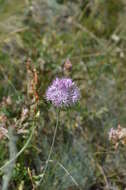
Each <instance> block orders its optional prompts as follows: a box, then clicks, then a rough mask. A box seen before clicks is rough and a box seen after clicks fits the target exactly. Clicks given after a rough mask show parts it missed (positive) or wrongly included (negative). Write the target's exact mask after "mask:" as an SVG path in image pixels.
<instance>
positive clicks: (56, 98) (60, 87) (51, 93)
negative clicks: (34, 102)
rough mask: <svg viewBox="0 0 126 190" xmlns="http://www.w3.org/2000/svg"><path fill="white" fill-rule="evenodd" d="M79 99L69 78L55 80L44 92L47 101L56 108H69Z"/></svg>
mask: <svg viewBox="0 0 126 190" xmlns="http://www.w3.org/2000/svg"><path fill="white" fill-rule="evenodd" d="M79 98H80V91H79V89H78V87H77V86H76V85H75V83H74V82H73V81H72V79H70V78H61V79H60V78H56V79H55V80H54V81H53V82H52V85H51V86H50V87H49V88H48V89H47V91H46V99H47V101H51V102H52V104H53V105H54V106H56V107H62V106H71V105H73V104H75V103H76V102H77V101H78V100H79Z"/></svg>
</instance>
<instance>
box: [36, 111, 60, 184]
mask: <svg viewBox="0 0 126 190" xmlns="http://www.w3.org/2000/svg"><path fill="white" fill-rule="evenodd" d="M58 124H59V110H57V116H56V127H55V130H54V135H53V140H52V145H51V148H50V151H49V155H48V158H47V161H46V165H45V168H44V171H43V174H42V177H41V179H40V181H39V182H38V184H37V186H39V185H40V184H41V183H42V181H43V178H44V176H45V173H46V170H47V168H48V164H49V161H50V158H51V155H52V152H53V147H54V143H55V139H56V133H57V129H58Z"/></svg>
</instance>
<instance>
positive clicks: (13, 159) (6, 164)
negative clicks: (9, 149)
mask: <svg viewBox="0 0 126 190" xmlns="http://www.w3.org/2000/svg"><path fill="white" fill-rule="evenodd" d="M34 130H35V126H33V127H32V131H31V134H30V136H29V138H28V140H27V141H26V143H25V145H24V146H23V148H22V149H21V150H20V151H19V152H18V153H17V154H16V156H14V157H13V158H12V159H11V160H9V161H7V162H6V163H5V164H4V165H3V166H2V167H1V168H0V171H2V170H3V169H4V168H6V167H7V166H8V165H10V164H11V163H12V162H14V161H15V160H16V159H17V158H18V157H19V156H20V155H21V154H22V152H23V151H24V150H25V149H26V148H27V146H28V145H29V143H30V141H31V139H32V136H33V133H34Z"/></svg>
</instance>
